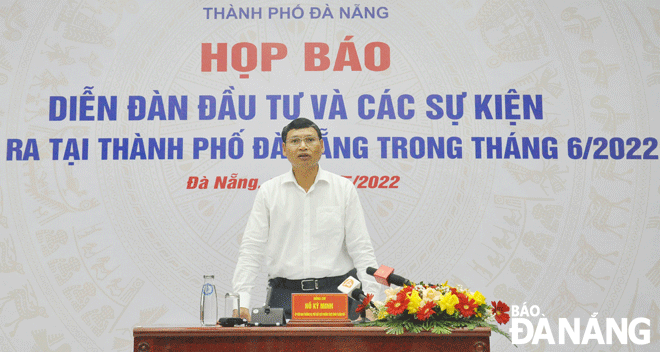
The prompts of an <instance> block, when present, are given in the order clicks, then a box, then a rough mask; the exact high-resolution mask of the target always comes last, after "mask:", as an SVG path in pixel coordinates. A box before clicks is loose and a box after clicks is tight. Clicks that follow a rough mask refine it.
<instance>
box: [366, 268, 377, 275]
mask: <svg viewBox="0 0 660 352" xmlns="http://www.w3.org/2000/svg"><path fill="white" fill-rule="evenodd" d="M375 272H376V269H374V268H372V267H370V266H369V267H367V274H369V275H371V276H374V273H375Z"/></svg>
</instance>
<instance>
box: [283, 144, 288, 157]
mask: <svg viewBox="0 0 660 352" xmlns="http://www.w3.org/2000/svg"><path fill="white" fill-rule="evenodd" d="M282 154H284V156H285V157H288V155H286V144H285V143H284V142H282Z"/></svg>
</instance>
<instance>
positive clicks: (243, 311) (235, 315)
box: [231, 307, 251, 323]
mask: <svg viewBox="0 0 660 352" xmlns="http://www.w3.org/2000/svg"><path fill="white" fill-rule="evenodd" d="M231 316H232V318H242V319H245V320H247V322H248V323H249V322H250V319H251V317H250V310H249V309H247V308H245V307H241V316H240V317H239V316H238V311H237V310H236V309H234V312H233V313H232V315H231Z"/></svg>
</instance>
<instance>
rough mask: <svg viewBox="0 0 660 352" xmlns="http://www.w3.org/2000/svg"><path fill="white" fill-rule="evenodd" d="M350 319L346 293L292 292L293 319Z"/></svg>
mask: <svg viewBox="0 0 660 352" xmlns="http://www.w3.org/2000/svg"><path fill="white" fill-rule="evenodd" d="M347 319H348V296H347V295H346V294H344V293H292V294H291V320H342V321H345V320H347Z"/></svg>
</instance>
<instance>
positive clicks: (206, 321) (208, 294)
mask: <svg viewBox="0 0 660 352" xmlns="http://www.w3.org/2000/svg"><path fill="white" fill-rule="evenodd" d="M213 279H214V276H213V275H204V285H203V286H202V298H201V299H200V301H199V320H200V322H201V323H202V326H215V325H216V323H217V321H218V294H217V293H216V291H215V284H214V283H213Z"/></svg>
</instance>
